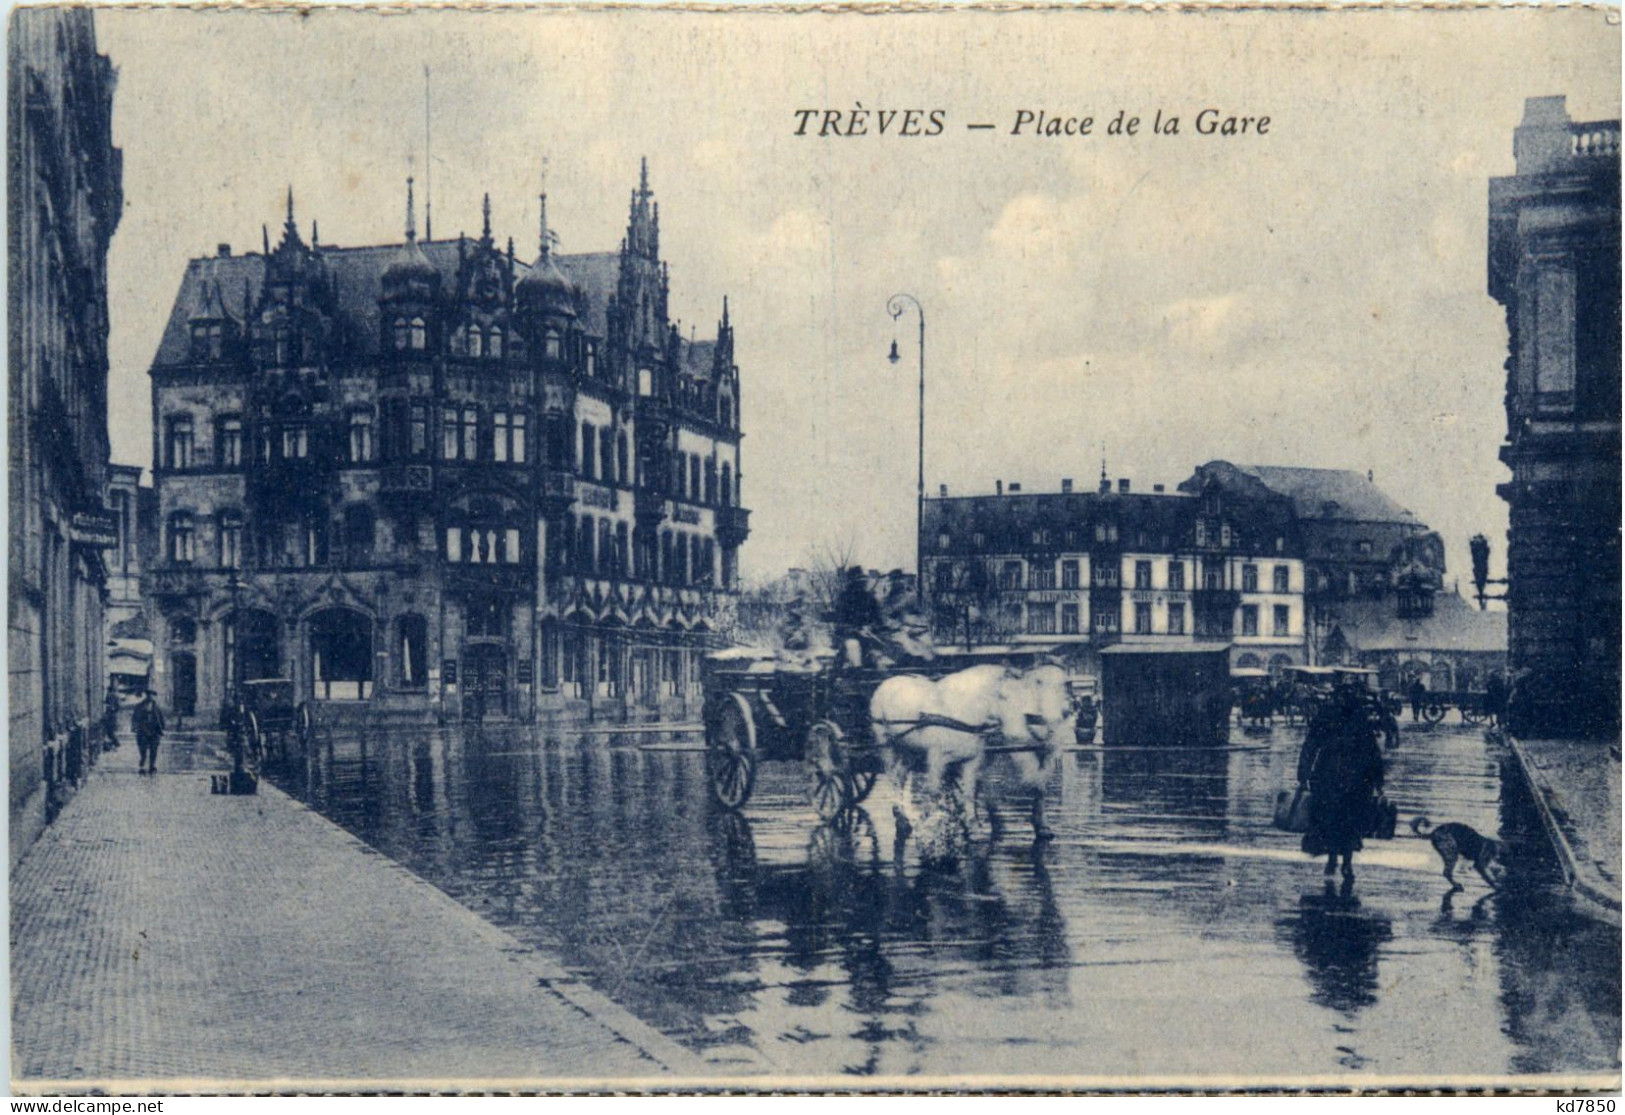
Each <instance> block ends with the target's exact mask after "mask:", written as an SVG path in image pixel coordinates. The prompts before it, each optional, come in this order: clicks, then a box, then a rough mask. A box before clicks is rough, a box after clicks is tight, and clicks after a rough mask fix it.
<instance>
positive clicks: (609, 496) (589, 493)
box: [576, 482, 615, 511]
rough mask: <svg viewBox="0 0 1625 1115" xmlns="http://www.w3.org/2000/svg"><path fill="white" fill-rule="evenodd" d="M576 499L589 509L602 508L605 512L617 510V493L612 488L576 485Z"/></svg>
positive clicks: (595, 485)
mask: <svg viewBox="0 0 1625 1115" xmlns="http://www.w3.org/2000/svg"><path fill="white" fill-rule="evenodd" d="M576 498H578V499H579V500H581V502H582V503H583V504H585V505H586V506H588V507H602V508H603V509H604V510H605V511H613V510H615V492H614V490H613V489H611V488H601V487H599V486H598V485H597V484H582V483H579V482H578V483H577V484H576Z"/></svg>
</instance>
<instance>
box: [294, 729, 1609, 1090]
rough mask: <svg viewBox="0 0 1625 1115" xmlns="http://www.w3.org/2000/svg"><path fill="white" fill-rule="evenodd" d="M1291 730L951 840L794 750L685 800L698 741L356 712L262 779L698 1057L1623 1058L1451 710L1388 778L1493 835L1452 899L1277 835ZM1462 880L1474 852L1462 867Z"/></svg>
mask: <svg viewBox="0 0 1625 1115" xmlns="http://www.w3.org/2000/svg"><path fill="white" fill-rule="evenodd" d="M1300 741H1301V732H1299V731H1296V730H1290V729H1286V728H1276V729H1274V730H1273V731H1271V732H1267V733H1264V734H1258V735H1253V734H1244V733H1242V732H1241V731H1240V730H1239V729H1238V730H1237V731H1236V732H1235V733H1234V736H1233V740H1232V744H1231V746H1230V747H1229V748H1227V749H1223V750H1213V751H1188V750H1186V751H1144V750H1139V751H1128V750H1102V749H1087V750H1080V751H1077V752H1073V753H1069V754H1067V755H1066V756H1064V758H1063V761H1062V764H1061V769H1060V770H1059V771H1058V772H1057V773H1056V776H1055V778H1054V779H1053V781H1052V783H1051V785H1050V787H1049V790H1048V794H1049V805H1050V823H1051V825H1052V826H1054V828H1055V829H1056V831H1057V833H1058V839H1057V840H1056V841H1055V842H1054V843H1052V844H1050V845H1048V846H1046V847H1044V848H1042V849H1041V850H1036V851H1035V849H1034V847H1033V845H1032V843H1031V830H1030V828H1029V827H1028V826H1027V823H1026V820H1025V813H1026V810H1025V803H1024V802H1022V801H1020V800H1019V799H1018V798H1016V797H1015V796H1014V795H1011V796H1008V797H1006V796H1005V795H1003V794H1002V793H1001V792H1000V787H999V785H998V782H999V774H998V770H997V764H995V765H994V770H993V772H992V773H993V778H994V782H995V786H994V800H995V801H996V802H1002V803H1003V813H1004V820H1005V827H1004V831H1003V833H1002V834H1001V835H1000V836H999V838H998V839H997V840H996V841H990V840H988V839H987V838H986V837H987V835H988V834H987V832H986V830H985V828H983V829H979V830H978V834H977V835H978V836H979V837H981V839H979V840H977V841H976V842H973V843H972V844H970V845H969V846H967V848H966V850H965V851H964V853H963V854H962V855H961V856H960V857H959V858H958V861H957V862H954V863H950V864H947V865H936V866H933V867H931V868H930V869H925V868H922V867H921V865H920V863H919V860H918V857H916V856H913V855H908V856H905V857H903V858H902V859H901V860H899V859H898V858H896V857H895V856H894V852H893V837H894V832H893V825H892V819H891V805H890V802H889V800H888V798H887V795H886V788H885V786H884V784H882V786H881V787H880V788H878V789H877V790H876V791H875V795H874V797H873V798H872V799H870V801H869V802H868V803H866V806H865V809H864V810H862V811H859V812H857V813H855V814H852V815H849V816H848V817H846V818H845V819H843V820H842V821H841V822H839V823H837V824H834V825H821V824H820V823H819V822H818V819H817V816H816V814H815V813H814V812H813V810H812V809H811V807H810V806H809V805H808V804H807V799H806V787H807V777H806V775H805V773H804V772H803V771H802V770H801V769H800V768H799V767H795V766H791V765H788V764H772V763H770V764H766V765H765V766H764V767H763V770H762V774H761V776H760V780H759V782H758V788H757V791H756V794H755V797H754V798H753V800H752V801H751V803H750V805H749V806H748V807H747V808H746V809H745V811H744V812H743V814H730V813H726V812H723V811H721V810H719V809H717V808H716V807H714V806H712V805H711V804H710V803H709V799H708V795H707V791H706V786H705V781H704V770H703V764H702V756H701V755H700V754H698V753H697V752H696V751H694V750H685V749H684V748H685V745H689V746H692V745H696V744H697V742H698V741H697V740H696V739H695V738H693V737H677V736H669V735H652V734H641V735H625V736H614V735H608V736H606V735H586V736H565V737H562V738H544V737H543V736H541V735H536V734H530V733H527V732H525V731H521V730H517V729H516V730H511V731H503V730H487V731H485V732H483V733H469V734H466V735H465V734H457V733H450V732H435V733H432V734H430V733H419V734H416V735H413V734H411V733H409V732H402V731H401V730H398V729H392V730H390V731H388V732H387V733H386V732H382V731H380V732H376V733H371V734H357V733H355V732H349V733H344V734H335V735H333V736H324V737H323V738H322V739H321V740H319V749H318V751H317V752H316V753H314V754H312V755H310V756H308V757H307V759H306V761H305V762H304V763H303V764H302V765H301V766H300V767H299V768H298V769H295V770H289V771H284V772H283V773H281V774H280V775H279V776H278V779H277V780H278V781H279V783H280V784H282V785H283V786H284V787H285V788H286V789H288V790H289V791H290V792H292V793H294V794H295V795H297V796H299V797H301V798H303V799H304V800H306V801H308V802H309V803H310V804H311V805H312V806H313V807H314V808H316V809H317V810H319V811H320V812H322V813H323V814H325V815H326V816H328V817H330V818H332V819H333V820H334V821H336V822H338V823H339V824H341V825H343V826H344V827H345V828H347V829H349V830H351V831H352V832H354V833H355V834H356V835H358V836H360V837H361V838H363V839H364V840H366V841H367V842H368V843H370V844H371V845H373V846H374V847H376V848H378V849H379V850H380V851H382V852H384V853H385V854H387V855H389V856H391V857H393V858H395V859H396V860H398V861H399V862H401V863H403V864H405V865H406V866H408V867H410V868H411V869H412V870H414V871H416V872H418V873H419V874H421V875H423V876H424V877H426V878H427V879H429V880H430V881H431V882H433V883H435V884H436V885H438V886H440V887H441V888H443V889H444V890H446V891H447V892H449V893H450V894H452V895H453V896H454V897H456V898H457V899H458V900H459V901H461V902H463V903H464V904H466V905H468V906H470V907H472V908H473V909H475V910H477V911H479V912H480V913H481V914H483V915H484V916H485V917H487V918H488V919H490V920H491V921H492V922H494V923H496V924H498V925H500V926H501V927H502V928H504V929H505V930H507V931H508V932H510V933H512V934H513V935H515V936H516V937H518V938H520V939H521V940H523V941H525V942H527V943H529V944H533V945H536V946H538V947H540V948H542V949H545V950H546V951H547V952H549V953H550V954H551V955H553V956H555V957H558V958H559V959H561V960H562V961H563V962H564V963H565V964H566V965H567V966H568V967H570V968H572V969H573V970H576V971H578V972H580V973H581V974H582V976H583V977H584V978H585V979H586V980H588V982H590V983H591V984H592V985H593V986H594V987H596V988H597V989H599V990H600V991H602V992H604V993H606V994H608V995H610V996H611V997H612V998H614V999H616V1000H617V1001H619V1002H621V1003H622V1004H624V1005H625V1006H626V1007H627V1008H628V1009H630V1010H631V1011H633V1012H634V1013H635V1014H637V1015H638V1016H639V1017H641V1018H643V1019H644V1020H646V1021H648V1022H650V1023H651V1024H653V1025H655V1026H656V1027H658V1028H660V1029H661V1030H663V1031H665V1032H666V1033H668V1034H670V1035H672V1036H673V1037H675V1038H676V1039H677V1040H679V1041H682V1042H684V1043H685V1044H687V1045H689V1046H690V1047H691V1048H694V1049H696V1050H698V1051H700V1052H702V1053H703V1054H704V1055H706V1056H707V1057H709V1058H712V1059H713V1060H714V1061H715V1062H717V1063H718V1064H727V1063H730V1062H734V1061H746V1060H754V1061H756V1062H758V1063H759V1062H760V1061H763V1060H765V1061H766V1062H768V1063H770V1064H771V1065H774V1066H777V1067H778V1068H779V1069H780V1070H782V1071H786V1072H795V1073H798V1074H843V1073H848V1074H875V1073H878V1074H884V1075H888V1076H892V1075H907V1074H912V1073H924V1074H927V1075H950V1074H951V1075H956V1076H964V1075H966V1074H978V1073H985V1074H1000V1075H1003V1074H1067V1075H1106V1074H1110V1075H1122V1074H1127V1075H1133V1076H1141V1075H1145V1076H1180V1077H1189V1076H1203V1077H1215V1076H1238V1075H1239V1076H1244V1077H1255V1078H1256V1077H1260V1076H1275V1075H1290V1076H1293V1077H1300V1078H1301V1077H1305V1076H1323V1075H1345V1076H1346V1075H1348V1074H1350V1073H1355V1074H1371V1075H1372V1076H1394V1075H1409V1076H1417V1075H1430V1076H1450V1077H1456V1078H1460V1077H1464V1076H1468V1075H1479V1074H1483V1075H1506V1074H1524V1073H1542V1072H1578V1071H1606V1072H1611V1071H1614V1070H1617V1068H1618V1065H1619V1061H1618V1057H1617V1050H1618V1047H1619V1039H1620V1031H1619V1024H1620V999H1619V986H1620V971H1619V955H1620V937H1619V931H1618V930H1616V929H1610V928H1608V927H1604V926H1598V925H1596V924H1594V923H1591V922H1588V921H1586V920H1584V919H1581V918H1579V917H1577V916H1575V915H1574V914H1572V913H1571V912H1569V910H1568V908H1567V906H1566V902H1565V899H1564V897H1563V895H1562V893H1561V891H1560V889H1559V888H1558V887H1557V876H1556V874H1555V870H1554V868H1553V865H1552V864H1551V863H1550V862H1549V861H1548V860H1547V859H1546V858H1545V857H1546V856H1547V855H1548V853H1547V851H1546V849H1545V845H1544V844H1543V842H1542V840H1541V838H1540V835H1539V830H1538V822H1536V821H1535V820H1534V817H1533V812H1532V807H1531V806H1530V804H1529V802H1528V801H1527V800H1526V799H1524V798H1523V797H1522V792H1521V790H1520V789H1519V788H1518V787H1517V785H1516V784H1515V783H1509V784H1508V788H1507V789H1506V790H1505V791H1504V792H1503V788H1502V787H1503V779H1502V774H1501V769H1500V764H1501V762H1502V756H1501V755H1500V754H1499V753H1498V752H1497V751H1496V750H1495V748H1494V747H1493V746H1492V745H1489V744H1486V743H1485V741H1484V740H1483V739H1482V738H1481V736H1480V734H1479V733H1478V732H1476V731H1473V730H1468V729H1461V728H1441V729H1439V730H1437V731H1433V732H1423V733H1409V732H1407V733H1406V734H1405V735H1404V737H1403V739H1402V742H1401V744H1400V747H1399V748H1398V750H1397V751H1394V752H1391V753H1390V755H1389V776H1388V792H1389V796H1390V797H1391V798H1392V799H1393V800H1394V801H1396V802H1397V803H1398V805H1399V807H1400V813H1401V820H1402V831H1404V829H1403V823H1404V821H1406V820H1408V819H1409V817H1410V816H1412V815H1414V814H1416V813H1418V812H1425V813H1427V814H1428V815H1429V816H1431V817H1432V818H1433V819H1434V821H1435V822H1438V821H1442V820H1455V821H1463V822H1466V823H1467V824H1470V825H1472V826H1474V827H1475V828H1477V829H1478V830H1479V831H1481V832H1485V833H1489V834H1499V835H1500V836H1501V837H1503V838H1504V839H1506V840H1508V841H1510V842H1511V845H1512V856H1513V863H1514V868H1513V877H1512V879H1511V881H1510V882H1509V884H1508V887H1507V889H1506V890H1505V891H1503V892H1501V893H1499V894H1495V893H1492V892H1491V891H1489V889H1488V888H1486V887H1485V886H1484V885H1483V884H1482V883H1481V882H1480V881H1478V880H1477V879H1476V878H1473V877H1471V872H1466V875H1467V876H1468V877H1469V878H1470V879H1471V881H1469V882H1468V883H1467V886H1466V889H1465V891H1462V892H1458V893H1456V894H1454V895H1451V894H1449V893H1448V891H1447V884H1446V883H1445V882H1444V880H1443V879H1442V878H1441V877H1440V864H1439V860H1438V857H1437V856H1436V855H1435V854H1434V853H1433V851H1432V849H1431V848H1430V847H1429V845H1428V844H1427V842H1426V841H1424V840H1419V839H1412V838H1402V839H1397V840H1393V841H1368V842H1367V851H1366V852H1365V853H1364V854H1362V855H1361V856H1360V858H1359V862H1358V866H1359V877H1358V880H1357V882H1356V883H1355V884H1354V886H1353V887H1352V889H1341V888H1337V887H1332V888H1330V889H1328V888H1327V886H1326V885H1325V884H1324V883H1323V881H1322V878H1321V874H1320V867H1319V864H1318V863H1317V862H1314V861H1311V860H1309V859H1308V857H1306V856H1304V855H1303V854H1302V853H1301V852H1299V851H1298V846H1297V838H1296V837H1293V836H1288V835H1286V834H1283V833H1280V832H1277V831H1276V830H1274V829H1273V828H1271V827H1270V816H1271V810H1272V805H1273V798H1274V794H1275V791H1276V790H1278V789H1280V788H1282V787H1286V786H1288V785H1289V784H1290V780H1291V778H1292V776H1293V772H1294V769H1295V763H1296V758H1297V748H1298V744H1299V742H1300ZM1464 871H1465V869H1464Z"/></svg>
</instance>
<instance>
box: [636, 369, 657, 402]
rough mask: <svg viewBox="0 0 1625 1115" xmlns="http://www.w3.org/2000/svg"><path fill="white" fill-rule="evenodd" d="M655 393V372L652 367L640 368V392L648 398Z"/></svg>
mask: <svg viewBox="0 0 1625 1115" xmlns="http://www.w3.org/2000/svg"><path fill="white" fill-rule="evenodd" d="M654 393H655V374H654V370H653V369H651V368H639V369H638V394H639V395H642V396H643V397H644V398H648V397H649V396H650V395H653V394H654Z"/></svg>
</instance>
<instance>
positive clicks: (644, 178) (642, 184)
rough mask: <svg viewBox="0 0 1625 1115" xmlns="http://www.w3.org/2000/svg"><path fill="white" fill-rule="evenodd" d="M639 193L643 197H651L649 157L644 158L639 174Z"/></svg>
mask: <svg viewBox="0 0 1625 1115" xmlns="http://www.w3.org/2000/svg"><path fill="white" fill-rule="evenodd" d="M638 193H639V194H640V195H641V196H643V197H648V196H649V156H647V155H645V156H643V162H642V168H641V169H640V170H639V172H638Z"/></svg>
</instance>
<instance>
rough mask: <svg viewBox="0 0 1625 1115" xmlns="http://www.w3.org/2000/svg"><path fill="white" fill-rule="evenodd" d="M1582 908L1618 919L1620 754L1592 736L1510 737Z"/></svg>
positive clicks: (1606, 918) (1614, 922) (1602, 917)
mask: <svg viewBox="0 0 1625 1115" xmlns="http://www.w3.org/2000/svg"><path fill="white" fill-rule="evenodd" d="M1507 742H1508V743H1509V744H1511V746H1512V752H1513V754H1514V755H1515V756H1517V759H1518V765H1519V766H1520V767H1522V769H1523V773H1524V777H1525V778H1526V779H1527V780H1528V782H1529V786H1530V790H1531V792H1532V794H1533V796H1534V798H1535V804H1536V805H1537V806H1538V807H1539V809H1540V813H1541V819H1542V821H1543V822H1544V823H1545V825H1546V831H1547V832H1548V834H1550V836H1551V838H1552V843H1553V845H1554V846H1555V847H1556V849H1557V857H1558V861H1559V862H1560V863H1561V864H1562V867H1563V874H1564V876H1565V877H1566V878H1567V879H1568V882H1569V886H1570V888H1571V889H1572V890H1573V892H1574V895H1575V898H1576V899H1577V900H1578V904H1579V905H1580V907H1581V908H1582V909H1583V910H1584V911H1585V912H1586V913H1588V914H1590V915H1591V916H1593V917H1596V918H1599V919H1600V920H1602V921H1606V922H1608V923H1609V924H1611V925H1616V926H1617V925H1619V924H1620V815H1619V809H1620V798H1619V756H1618V754H1617V753H1616V752H1614V751H1611V750H1610V749H1609V747H1608V746H1607V745H1606V744H1603V743H1598V742H1596V741H1594V740H1590V741H1587V740H1562V739H1556V740H1550V739H1548V740H1525V739H1512V738H1511V737H1508V740H1507Z"/></svg>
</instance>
